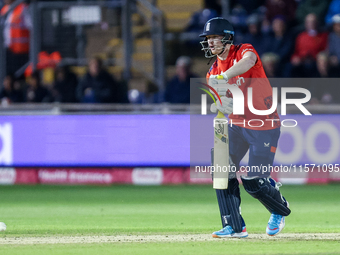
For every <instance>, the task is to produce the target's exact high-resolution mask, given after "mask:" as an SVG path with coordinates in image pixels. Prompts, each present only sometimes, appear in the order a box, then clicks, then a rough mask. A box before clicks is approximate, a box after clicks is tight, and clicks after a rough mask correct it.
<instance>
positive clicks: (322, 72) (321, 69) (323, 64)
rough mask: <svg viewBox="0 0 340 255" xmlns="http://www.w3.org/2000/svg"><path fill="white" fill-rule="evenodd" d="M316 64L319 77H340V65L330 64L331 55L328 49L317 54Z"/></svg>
mask: <svg viewBox="0 0 340 255" xmlns="http://www.w3.org/2000/svg"><path fill="white" fill-rule="evenodd" d="M316 66H317V69H318V76H319V77H322V78H330V77H332V78H334V77H340V73H339V71H340V70H339V67H338V66H332V65H330V57H329V55H328V53H327V52H326V51H322V52H320V53H319V54H318V55H317V56H316Z"/></svg>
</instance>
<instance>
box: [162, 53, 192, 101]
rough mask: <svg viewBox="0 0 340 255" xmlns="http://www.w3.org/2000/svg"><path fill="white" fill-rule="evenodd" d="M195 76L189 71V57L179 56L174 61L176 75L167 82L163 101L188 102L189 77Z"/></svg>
mask: <svg viewBox="0 0 340 255" xmlns="http://www.w3.org/2000/svg"><path fill="white" fill-rule="evenodd" d="M196 77H197V76H196V75H194V74H193V73H192V72H191V59H190V58H189V57H187V56H181V57H179V58H178V59H177V61H176V75H175V76H174V77H173V78H172V79H171V80H170V81H169V82H168V84H167V86H166V89H165V94H164V101H165V102H168V103H173V104H189V103H190V78H196Z"/></svg>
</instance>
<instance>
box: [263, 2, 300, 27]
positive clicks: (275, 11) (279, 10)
mask: <svg viewBox="0 0 340 255" xmlns="http://www.w3.org/2000/svg"><path fill="white" fill-rule="evenodd" d="M265 6H266V8H267V11H266V19H267V20H269V21H270V22H272V21H273V20H274V18H275V17H276V16H278V15H281V16H284V17H285V18H286V20H287V22H288V23H289V25H291V23H292V22H293V21H294V18H295V17H294V14H295V11H296V7H297V5H296V1H295V0H266V3H265Z"/></svg>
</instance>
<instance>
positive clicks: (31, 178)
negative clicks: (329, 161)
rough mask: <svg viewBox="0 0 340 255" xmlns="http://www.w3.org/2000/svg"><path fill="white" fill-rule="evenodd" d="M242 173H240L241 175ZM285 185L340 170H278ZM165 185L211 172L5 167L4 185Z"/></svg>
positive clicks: (199, 180) (204, 180)
mask: <svg viewBox="0 0 340 255" xmlns="http://www.w3.org/2000/svg"><path fill="white" fill-rule="evenodd" d="M240 175H241V174H240V173H238V177H239V176H240ZM272 177H273V178H274V179H276V180H277V181H280V182H282V183H284V184H309V183H314V184H323V183H329V182H332V181H340V173H339V172H334V171H333V172H330V171H329V172H317V171H316V172H299V173H297V172H296V173H284V172H274V173H272ZM38 183H41V184H72V185H74V184H80V185H91V184H95V185H111V184H134V185H164V184H211V183H212V180H211V176H210V173H209V172H197V171H195V169H194V168H191V169H190V168H187V167H178V168H156V167H153V168H1V169H0V184H4V185H12V184H38Z"/></svg>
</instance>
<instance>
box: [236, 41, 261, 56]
mask: <svg viewBox="0 0 340 255" xmlns="http://www.w3.org/2000/svg"><path fill="white" fill-rule="evenodd" d="M248 51H251V52H254V53H255V54H256V56H258V54H257V52H256V50H255V49H254V47H253V45H251V44H249V43H245V44H242V46H241V48H240V50H239V52H240V57H241V58H243V56H244V54H245V53H246V52H248Z"/></svg>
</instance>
